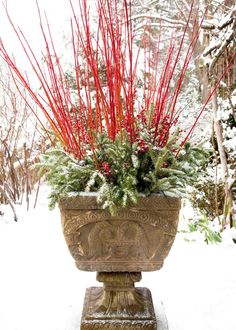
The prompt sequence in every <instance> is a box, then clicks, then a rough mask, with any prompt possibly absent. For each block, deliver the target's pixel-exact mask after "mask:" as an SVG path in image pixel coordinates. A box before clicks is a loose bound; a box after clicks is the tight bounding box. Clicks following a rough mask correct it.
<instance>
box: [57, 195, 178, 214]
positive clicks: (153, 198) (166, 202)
mask: <svg viewBox="0 0 236 330" xmlns="http://www.w3.org/2000/svg"><path fill="white" fill-rule="evenodd" d="M58 206H59V209H60V210H61V211H65V210H71V209H73V210H79V209H81V210H85V209H87V210H103V211H107V210H104V209H103V208H102V206H100V205H99V204H98V203H97V192H80V193H78V194H77V195H74V196H67V197H62V198H61V199H60V201H59V203H58ZM180 207H181V198H180V197H176V196H173V195H168V194H165V195H164V194H160V193H153V194H151V195H149V196H145V195H144V194H139V200H138V203H137V204H130V205H129V206H128V207H127V208H126V209H132V210H134V211H135V210H136V211H138V210H141V209H153V210H155V209H158V210H161V209H163V210H164V209H165V210H166V209H168V210H179V209H180ZM126 209H120V210H119V211H121V212H122V211H125V210H126ZM107 212H108V211H107Z"/></svg>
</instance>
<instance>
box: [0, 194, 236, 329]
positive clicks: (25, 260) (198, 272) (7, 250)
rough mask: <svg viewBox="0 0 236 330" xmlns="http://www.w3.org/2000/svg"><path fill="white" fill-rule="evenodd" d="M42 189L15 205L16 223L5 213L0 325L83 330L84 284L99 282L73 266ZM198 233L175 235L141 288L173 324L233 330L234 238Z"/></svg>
mask: <svg viewBox="0 0 236 330" xmlns="http://www.w3.org/2000/svg"><path fill="white" fill-rule="evenodd" d="M44 195H45V192H44V190H42V191H41V198H40V201H39V203H38V206H37V209H36V210H30V211H29V212H26V211H25V208H22V207H21V208H19V209H18V210H17V212H18V214H19V222H18V223H14V222H13V220H12V216H10V215H8V212H6V213H5V216H4V217H1V216H0V330H78V329H79V323H80V317H81V312H82V306H83V299H84V292H85V288H86V287H89V286H97V285H99V284H98V283H97V282H96V280H95V273H92V272H91V273H89V272H82V271H79V270H77V269H76V267H75V265H74V262H73V260H72V258H71V256H70V254H69V252H68V250H67V247H66V245H65V242H64V238H63V236H62V231H61V227H60V218H59V212H58V210H55V211H53V212H52V211H48V209H47V201H46V198H45V196H44ZM0 209H1V210H5V208H4V209H3V207H2V206H1V207H0ZM185 237H186V235H185ZM191 237H192V236H191ZM194 237H195V238H196V241H193V242H187V241H186V240H185V239H184V235H183V234H178V235H177V239H176V241H175V243H174V246H173V248H172V250H171V252H170V255H169V257H168V258H167V259H166V262H165V265H164V267H163V269H162V270H160V271H158V272H150V273H143V279H142V281H141V282H140V284H139V286H146V287H149V288H150V289H151V291H152V295H153V301H154V306H155V308H158V305H159V304H160V301H162V302H163V304H164V308H165V312H166V315H167V318H168V322H169V328H170V330H222V329H225V330H235V329H236V318H235V297H236V244H234V243H233V242H232V240H231V239H230V235H228V234H227V232H226V233H225V237H224V239H223V242H222V243H221V244H218V245H209V246H208V245H206V244H205V243H204V242H203V239H202V237H201V236H200V235H199V236H198V235H197V236H196V235H195V236H194ZM188 238H189V236H188Z"/></svg>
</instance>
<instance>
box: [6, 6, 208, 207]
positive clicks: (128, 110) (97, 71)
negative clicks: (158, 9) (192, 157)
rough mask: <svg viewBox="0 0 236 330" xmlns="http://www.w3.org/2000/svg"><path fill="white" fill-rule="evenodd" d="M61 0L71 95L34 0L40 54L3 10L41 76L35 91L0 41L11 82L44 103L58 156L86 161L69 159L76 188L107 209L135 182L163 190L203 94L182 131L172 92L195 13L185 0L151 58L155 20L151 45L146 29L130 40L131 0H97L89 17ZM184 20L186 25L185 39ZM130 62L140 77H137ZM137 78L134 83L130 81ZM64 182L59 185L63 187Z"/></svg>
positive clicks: (120, 202)
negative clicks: (163, 46) (183, 11)
mask: <svg viewBox="0 0 236 330" xmlns="http://www.w3.org/2000/svg"><path fill="white" fill-rule="evenodd" d="M68 1H69V4H70V6H71V9H72V14H73V15H72V18H71V21H70V24H71V48H72V58H73V66H74V79H75V86H76V99H74V98H73V97H72V95H73V94H74V92H75V90H74V88H73V90H72V88H71V86H70V83H69V81H68V79H67V75H66V72H65V71H64V69H63V65H62V63H61V60H60V57H59V55H58V54H57V51H56V47H55V45H54V41H53V36H52V33H51V30H50V25H49V22H48V20H47V17H46V15H45V18H44V19H43V17H42V14H41V11H40V9H39V6H38V3H37V8H38V14H39V22H40V27H41V32H42V36H43V40H44V45H45V52H44V60H43V63H42V62H41V61H40V60H39V59H38V58H37V57H36V55H35V53H34V51H33V49H32V48H31V46H30V44H29V42H28V41H27V39H26V37H25V35H24V33H23V32H22V31H21V30H20V29H17V28H16V27H15V25H14V23H13V22H12V20H11V17H10V15H9V13H8V10H7V7H6V13H7V16H8V19H9V21H10V23H11V25H12V27H13V29H14V31H15V33H16V35H17V37H18V40H19V41H20V44H21V46H22V48H23V50H24V53H25V55H26V57H27V59H28V61H29V63H30V65H31V68H32V70H33V73H34V74H35V76H36V78H37V79H38V81H39V83H40V85H41V90H42V93H41V95H40V94H38V93H36V92H34V90H33V88H32V86H31V84H30V83H29V80H28V78H27V76H24V75H23V74H22V73H21V72H20V70H19V69H18V67H17V65H16V64H15V61H14V60H13V59H12V58H11V56H10V55H9V53H8V52H7V50H6V48H5V46H4V44H3V42H2V41H1V43H0V54H1V56H2V57H3V58H4V60H5V61H6V62H7V64H8V66H9V68H10V70H11V72H12V76H13V78H14V80H15V83H16V85H17V86H18V90H19V92H20V90H21V87H20V85H23V86H24V87H25V88H26V89H27V90H28V93H29V95H30V96H31V98H32V99H33V101H34V102H35V103H36V104H37V106H38V107H39V108H40V109H41V110H42V112H43V113H44V115H45V117H46V120H47V121H48V123H49V125H50V127H51V129H52V130H53V132H54V134H55V136H56V138H57V139H58V140H59V141H60V143H61V145H62V147H63V149H64V151H65V152H66V153H67V154H68V155H70V156H69V158H68V161H72V159H73V162H78V164H80V165H79V166H81V167H82V168H83V166H85V165H88V171H87V172H86V173H85V172H83V170H82V171H81V168H80V169H79V170H78V167H77V168H76V170H77V172H78V173H80V175H79V176H78V177H77V176H76V178H78V180H80V181H81V182H83V184H78V187H77V188H76V189H77V190H81V189H84V188H86V189H90V190H91V189H92V190H99V191H100V195H101V196H100V200H101V201H102V202H103V203H104V207H109V208H110V209H111V211H112V210H114V205H115V204H116V205H117V206H126V204H127V201H128V199H131V200H132V201H134V202H135V200H136V195H137V193H138V192H140V191H141V192H142V191H143V192H147V193H150V192H157V191H160V190H162V189H163V190H165V188H166V187H167V185H166V182H167V181H168V180H169V181H168V184H170V185H169V186H170V187H172V186H175V185H178V184H179V178H180V177H182V178H183V177H184V176H185V175H186V173H184V172H181V171H180V170H179V167H178V166H177V165H176V164H177V161H186V159H184V158H183V156H181V152H180V150H181V148H182V146H183V144H184V143H185V142H186V140H187V137H188V136H189V135H190V134H191V132H192V130H193V128H194V127H195V125H196V123H197V120H198V119H199V116H200V114H201V112H202V111H203V109H204V108H205V105H206V104H205V105H204V106H203V107H202V109H200V110H199V115H198V117H197V119H196V120H195V121H194V122H193V124H192V126H191V127H190V128H189V131H188V132H187V133H186V135H187V137H186V136H183V135H182V136H181V133H180V131H179V130H177V127H178V118H179V117H178V112H179V109H178V108H177V101H178V97H179V95H180V93H181V89H182V86H183V82H184V77H185V75H186V72H187V69H188V66H189V63H190V61H191V58H192V54H193V51H194V48H195V47H196V44H197V40H198V38H199V35H200V29H201V25H202V21H203V18H202V20H201V21H200V24H199V22H198V17H197V12H196V11H194V10H193V8H194V0H193V1H192V3H191V6H190V10H189V13H188V17H187V21H186V25H185V27H184V29H183V31H182V37H181V39H180V40H179V38H178V35H179V34H178V32H179V29H178V27H177V26H176V27H175V28H174V29H173V32H172V33H171V36H170V42H169V47H168V49H167V50H166V58H165V60H164V62H161V61H160V56H159V51H160V43H161V33H162V30H163V29H162V23H160V27H159V38H158V42H157V45H156V47H153V45H152V43H151V42H150V40H148V38H146V43H145V45H144V47H143V48H141V46H140V47H138V46H137V43H136V40H135V29H134V26H133V22H132V20H131V17H132V2H131V1H128V0H122V1H119V2H118V1H117V0H116V1H112V2H111V1H110V0H97V1H96V3H97V12H98V19H97V22H96V24H95V23H93V24H92V21H91V17H90V11H89V6H88V1H86V0H77V2H76V1H75V2H76V3H74V2H73V1H72V0H68ZM79 13H80V14H79ZM190 26H191V29H192V35H191V40H190V41H189V44H188V46H187V47H186V43H185V39H186V33H187V31H188V29H190ZM183 58H184V59H183ZM180 64H181V65H180ZM140 66H142V71H143V76H144V77H143V79H140V78H141V77H140V74H141V70H140ZM179 67H181V68H180V69H179ZM140 80H142V84H141V85H142V87H139V81H140ZM140 89H141V91H140ZM213 92H214V91H213ZM213 92H212V93H213ZM140 94H141V97H140ZM210 97H211V95H210V96H209V98H208V100H207V102H208V101H209V99H210ZM32 110H33V109H32ZM125 146H126V149H125ZM90 153H91V157H90ZM115 157H117V159H118V162H117V165H116V159H115ZM178 157H180V158H181V157H182V159H179V158H178ZM88 158H89V160H88ZM135 159H136V160H135ZM81 162H82V163H81ZM56 164H57V165H58V163H57V162H56ZM66 164H67V165H68V162H66ZM91 164H93V165H91ZM121 166H123V169H121ZM72 167H73V166H72ZM169 168H171V171H168V169H169ZM54 170H55V169H54ZM73 170H74V167H73ZM122 171H124V173H123V172H122ZM56 172H57V171H56ZM51 174H52V173H51ZM91 176H92V178H91ZM129 177H130V180H129V179H128V178H129ZM67 179H68V178H67ZM67 179H65V181H66V180H67ZM166 179H168V180H166ZM52 181H53V184H54V186H55V185H57V184H58V182H59V181H60V180H58V182H57V183H56V180H55V178H54V177H53V179H52ZM180 181H181V180H180ZM60 182H61V181H60ZM71 186H73V184H71ZM73 187H74V186H73ZM117 187H119V189H118V190H117ZM62 190H63V189H61V190H60V191H62ZM169 190H171V189H169ZM65 191H67V192H68V190H67V189H66V188H65V187H64V192H65ZM69 191H72V189H71V188H70V189H69ZM58 195H60V193H58ZM104 196H105V197H104ZM108 196H110V197H108Z"/></svg>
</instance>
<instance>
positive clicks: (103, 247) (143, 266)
mask: <svg viewBox="0 0 236 330" xmlns="http://www.w3.org/2000/svg"><path fill="white" fill-rule="evenodd" d="M59 207H60V211H61V220H62V227H63V232H64V236H65V239H66V242H67V245H68V248H69V250H70V253H71V255H72V256H73V258H74V259H75V262H76V266H77V267H78V268H79V269H81V270H85V271H96V272H97V280H98V281H99V282H103V287H92V288H89V289H87V290H86V294H85V301H84V308H83V314H82V320H81V328H80V329H82V330H84V329H99V330H102V329H114V330H115V329H122V330H126V329H129V330H130V329H133V330H134V329H135V330H138V329H149V330H156V329H157V330H158V324H157V321H156V317H155V313H154V307H153V303H152V297H151V292H150V291H149V290H148V289H147V288H136V287H135V286H134V283H135V282H138V281H140V280H141V272H142V271H154V270H158V269H160V268H161V267H162V265H163V262H164V259H165V258H166V256H167V255H168V253H169V251H170V248H171V246H172V244H173V242H174V239H175V235H176V232H177V226H178V219H179V210H180V199H178V198H174V197H165V196H160V195H155V194H154V195H151V196H150V197H140V198H139V203H138V204H137V205H135V206H130V207H129V208H126V209H122V210H120V211H119V212H118V213H117V215H116V216H111V215H110V213H109V211H108V210H103V209H101V207H99V205H98V204H97V202H96V194H95V193H90V194H85V193H82V194H80V195H79V196H77V197H68V198H64V199H62V200H61V201H60V203H59Z"/></svg>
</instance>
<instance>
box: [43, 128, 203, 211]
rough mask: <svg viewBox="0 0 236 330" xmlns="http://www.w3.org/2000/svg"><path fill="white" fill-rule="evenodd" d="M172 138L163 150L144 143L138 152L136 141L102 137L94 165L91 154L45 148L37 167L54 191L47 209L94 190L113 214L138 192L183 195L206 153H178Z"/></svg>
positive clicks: (186, 149)
mask: <svg viewBox="0 0 236 330" xmlns="http://www.w3.org/2000/svg"><path fill="white" fill-rule="evenodd" d="M176 140H177V135H175V137H174V138H173V137H172V138H171V140H169V141H168V143H167V144H166V146H165V148H159V147H157V146H155V145H153V144H152V143H151V142H150V141H148V142H145V143H146V144H145V146H146V149H145V150H144V151H141V152H140V150H139V147H138V143H136V142H135V143H134V144H133V145H130V143H127V137H126V136H125V135H124V136H123V140H122V141H121V139H120V138H116V139H115V141H112V140H110V139H109V138H108V137H107V136H106V135H104V134H102V135H100V136H98V137H97V141H96V142H97V145H98V146H99V148H97V149H96V148H95V150H94V154H95V156H96V165H95V162H94V159H93V154H92V153H91V152H87V154H86V155H85V157H84V160H83V161H78V160H76V159H74V158H73V157H71V156H69V155H67V153H65V152H64V151H63V149H62V148H61V147H57V148H53V149H51V150H49V151H48V152H47V153H46V154H45V155H44V156H43V157H42V160H41V163H40V164H38V165H37V167H38V168H39V169H40V173H41V174H44V175H45V176H46V180H47V181H48V183H49V184H50V186H51V187H52V192H51V194H50V196H49V198H50V207H54V206H55V204H56V203H57V202H58V201H59V200H60V198H61V197H65V196H70V195H72V194H73V195H76V194H79V193H80V192H84V191H87V192H90V191H92V192H97V201H98V203H99V204H100V205H101V206H102V207H103V208H104V209H106V208H108V209H109V211H110V213H111V214H112V215H114V214H116V212H117V210H118V209H119V208H125V207H127V205H128V204H130V203H133V204H135V203H137V202H138V197H139V194H140V193H142V194H144V195H150V194H151V193H174V194H175V195H183V194H184V193H185V190H186V186H187V185H190V184H191V183H192V182H193V181H194V180H196V175H197V173H198V172H199V171H200V170H201V169H202V168H203V167H204V164H205V163H206V161H207V159H208V157H209V153H208V152H206V151H204V150H202V149H201V148H196V147H195V148H191V146H190V145H189V144H186V145H185V146H184V147H183V148H181V150H179V148H180V147H179V146H177V144H176ZM176 150H179V152H178V153H176ZM177 154H178V156H176V155H177Z"/></svg>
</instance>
